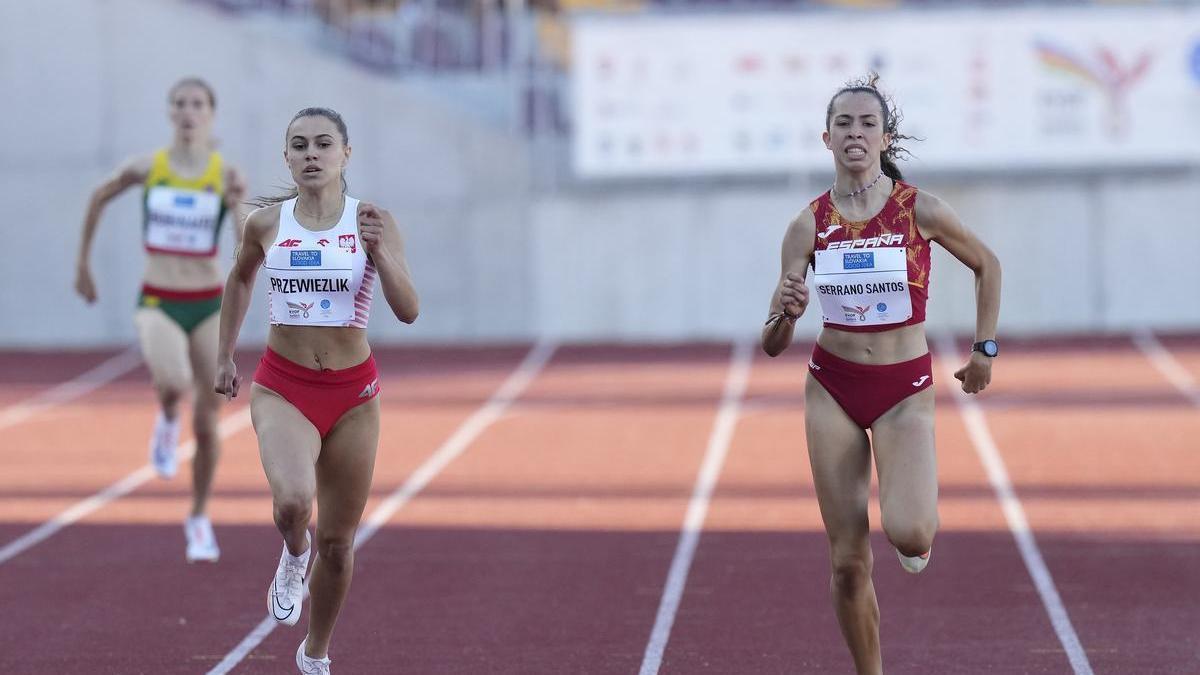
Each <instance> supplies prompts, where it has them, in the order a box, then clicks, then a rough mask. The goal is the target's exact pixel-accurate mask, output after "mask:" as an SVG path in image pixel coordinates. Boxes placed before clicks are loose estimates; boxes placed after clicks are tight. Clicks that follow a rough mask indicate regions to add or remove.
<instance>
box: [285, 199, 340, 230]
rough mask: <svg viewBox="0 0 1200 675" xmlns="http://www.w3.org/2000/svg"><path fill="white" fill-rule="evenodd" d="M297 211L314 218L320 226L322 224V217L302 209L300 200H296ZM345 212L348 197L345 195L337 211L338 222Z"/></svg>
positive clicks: (335, 222)
mask: <svg viewBox="0 0 1200 675" xmlns="http://www.w3.org/2000/svg"><path fill="white" fill-rule="evenodd" d="M296 210H297V211H299V212H300V213H303V214H304V215H306V216H308V217H309V218H312V219H313V221H315V222H316V223H317V224H318V225H320V224H321V216H320V215H318V214H315V213H309V212H308V209H304V208H301V206H300V200H299V199H298V198H297V199H296ZM345 210H346V195H344V194H343V195H342V205H341V206H339V207H338V210H337V214H338V220H341V217H342V215H341V214H342V212H344V211H345ZM334 224H337V221H334Z"/></svg>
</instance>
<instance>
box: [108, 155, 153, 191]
mask: <svg viewBox="0 0 1200 675" xmlns="http://www.w3.org/2000/svg"><path fill="white" fill-rule="evenodd" d="M158 152H159V151H155V152H146V153H142V154H139V155H134V156H132V157H127V158H126V159H125V161H123V162H121V164H120V165H119V166H118V167H117V175H119V176H120V177H122V178H124V179H126V180H128V181H131V182H138V183H140V182H142V181H144V180H146V177H147V176H149V175H150V170H151V169H152V168H153V167H154V161H155V157H156V155H158Z"/></svg>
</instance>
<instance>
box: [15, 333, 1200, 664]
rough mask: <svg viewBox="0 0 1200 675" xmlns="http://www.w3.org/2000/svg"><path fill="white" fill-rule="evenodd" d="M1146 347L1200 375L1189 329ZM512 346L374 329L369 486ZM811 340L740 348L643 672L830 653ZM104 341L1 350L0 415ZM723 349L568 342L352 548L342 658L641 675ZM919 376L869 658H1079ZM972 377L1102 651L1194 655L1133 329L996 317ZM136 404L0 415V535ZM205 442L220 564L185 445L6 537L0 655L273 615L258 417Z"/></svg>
mask: <svg viewBox="0 0 1200 675" xmlns="http://www.w3.org/2000/svg"><path fill="white" fill-rule="evenodd" d="M1162 345H1163V347H1164V349H1165V350H1166V352H1167V353H1168V354H1169V355H1170V356H1171V357H1172V359H1173V363H1174V364H1176V366H1177V367H1178V368H1180V369H1181V372H1182V373H1184V374H1185V377H1190V378H1191V380H1192V382H1196V381H1200V338H1197V337H1194V336H1181V337H1176V338H1170V339H1168V338H1163V339H1162ZM960 348H961V345H960ZM526 351H527V347H523V346H515V347H511V348H494V349H449V348H446V349H432V348H407V349H397V350H381V351H380V352H379V353H378V357H379V361H380V364H381V367H382V369H383V374H384V379H383V386H384V399H383V403H384V427H383V441H382V445H381V451H380V455H379V462H378V467H377V471H376V478H375V488H374V495H373V498H372V501H371V503H370V504H368V507H367V508H368V512H370V511H371V510H372V509H373V508H374V507H375V506H376V505H377V504H378V503H379V502H380V501H381V500H382V499H383V498H384V497H386V496H387V495H388V494H389V493H391V492H392V491H393V490H395V489H396V488H397V487H398V486H400V485H401V484H402V483H403V482H404V481H405V480H406V479H407V478H408V476H409V475H410V474H411V473H412V472H413V470H414V469H415V468H416V467H418V466H420V465H421V464H422V463H423V462H424V461H425V460H426V459H427V458H428V457H429V456H430V455H431V454H432V453H433V452H434V451H435V450H436V449H437V448H439V447H440V446H442V445H443V444H444V443H445V441H446V439H447V438H449V437H450V436H451V435H452V434H453V433H454V432H455V430H456V429H458V428H459V427H460V425H462V424H463V422H464V421H466V420H467V419H468V418H470V417H471V416H472V414H473V413H475V412H476V411H478V410H479V409H480V407H481V406H482V405H483V404H484V402H485V401H487V400H488V398H489V396H491V395H492V394H493V393H494V392H495V390H496V389H497V387H499V386H500V384H501V383H502V382H503V381H504V380H505V378H507V377H508V376H509V375H510V374H511V373H512V372H513V370H514V369H515V368H516V367H517V364H518V363H519V362H520V361H521V359H522V358H523V357H524V356H525V353H526ZM807 353H808V347H807V346H806V345H796V346H794V347H793V348H792V349H791V350H790V351H789V352H788V353H787V354H785V355H784V356H783V357H780V358H779V359H774V360H772V359H767V358H766V357H764V356H761V355H757V356H756V357H755V359H754V361H753V363H752V365H751V369H750V379H749V385H748V389H747V391H746V394H745V397H744V400H743V401H742V406H743V407H742V410H741V414H740V415H739V417H738V421H737V426H736V428H735V429H734V433H733V436H732V440H731V442H730V444H729V447H728V456H727V458H726V460H725V463H724V466H723V468H722V471H721V472H720V475H719V479H718V481H717V483H716V487H715V491H714V493H713V496H712V500H711V502H710V503H709V505H708V512H707V518H706V519H705V521H704V529H703V532H702V535H701V537H700V540H699V545H698V547H697V549H696V551H695V556H694V559H693V560H692V563H691V566H690V573H689V576H688V578H687V583H686V585H684V586H683V589H682V596H681V600H680V604H679V608H678V611H677V613H676V615H675V621H674V625H673V628H672V630H671V633H670V637H669V641H668V642H667V644H666V647H665V651H664V653H663V660H662V667H661V669H660V671H659V672H662V673H705V672H711V673H834V672H838V673H840V672H850V671H851V666H850V662H849V657H848V655H847V653H846V651H845V648H844V646H843V645H842V642H841V638H840V635H839V633H838V630H837V624H836V621H835V619H834V616H833V611H832V608H831V607H830V604H829V601H828V590H827V589H828V571H827V562H826V555H827V548H826V543H825V537H824V533H823V532H822V531H821V529H820V520H819V515H818V513H817V508H816V502H815V499H814V497H813V492H812V485H811V479H810V477H809V474H808V466H807V456H806V451H805V447H804V421H803V399H802V396H801V395H800V394H801V391H802V383H803V378H804V371H805V363H806V361H807ZM110 356H112V353H111V352H110V353H103V354H101V353H96V354H80V355H62V356H58V355H46V354H34V355H30V354H17V353H8V354H0V373H3V376H2V377H3V381H0V414H3V410H5V409H8V408H10V407H11V406H13V405H16V404H18V403H19V402H20V401H22V400H26V399H28V397H30V396H34V395H37V394H38V392H42V391H45V390H47V389H49V388H52V387H53V386H55V385H56V384H59V383H62V382H64V381H67V380H69V379H70V378H72V377H75V376H76V375H78V374H79V373H81V372H83V371H85V370H87V369H88V368H90V367H92V366H94V365H95V364H97V363H100V362H101V361H103V360H104V359H106V358H108V357H110ZM252 364H253V358H250V357H247V358H245V359H243V363H242V365H243V367H245V368H250V367H252ZM729 369H730V347H729V345H721V344H716V345H674V346H637V347H611V346H566V347H562V348H560V349H559V350H558V351H557V352H556V353H555V354H554V356H553V358H552V359H551V360H550V362H549V363H548V364H547V366H546V367H545V369H544V370H543V371H542V372H541V373H540V374H539V375H538V376H537V377H536V378H535V379H534V381H533V382H532V383H531V384H530V386H529V387H528V388H527V389H526V390H525V391H524V392H523V394H522V395H521V396H520V397H519V399H518V400H517V402H516V404H515V405H514V406H513V407H512V408H510V409H509V410H508V411H507V413H506V414H505V415H504V416H503V417H502V418H500V419H499V420H498V421H496V422H495V423H494V424H492V425H490V426H488V427H487V428H485V429H484V430H483V431H482V433H481V434H480V435H479V436H478V437H477V438H476V439H475V440H474V441H473V442H472V443H471V444H470V445H469V446H468V447H467V448H466V449H465V451H464V452H463V454H462V455H461V456H459V457H457V458H456V459H455V460H454V461H452V462H451V463H450V464H449V465H448V466H446V468H445V469H444V470H442V471H441V472H440V473H438V474H437V475H436V476H435V477H434V478H433V480H432V481H431V482H430V483H429V485H428V486H427V487H426V488H425V489H424V490H423V491H421V492H420V493H419V494H417V496H416V497H415V498H414V499H413V500H412V501H411V502H409V503H408V504H406V505H405V506H404V508H402V509H401V510H399V511H398V512H397V513H395V514H394V515H393V516H392V517H391V518H390V519H389V520H388V522H387V524H386V526H385V527H384V528H382V529H381V530H380V531H379V532H378V534H376V536H375V537H374V538H373V539H371V540H370V541H368V542H367V543H366V544H365V545H364V546H363V548H362V549H361V550H360V551H359V553H358V557H357V560H356V576H355V581H354V585H353V587H352V588H351V591H350V597H349V599H348V601H347V604H346V607H345V609H344V611H343V615H342V619H341V621H340V623H339V626H338V631H337V633H336V634H335V636H334V643H333V649H332V653H331V656H332V657H333V660H334V672H337V673H635V672H638V669H639V666H640V664H641V663H642V659H643V654H644V652H645V650H646V645H647V642H648V640H649V637H650V632H651V628H652V626H653V625H654V622H655V613H656V612H657V610H658V605H659V602H660V599H661V597H662V594H663V587H664V583H665V580H666V578H667V571H668V568H669V566H670V564H671V561H672V557H673V555H674V554H675V547H676V543H677V542H678V540H679V530H680V527H681V524H682V522H683V519H684V514H685V512H686V510H687V508H688V502H689V499H690V498H691V496H692V492H693V487H694V484H695V481H696V477H697V473H698V471H699V467H700V465H701V462H702V461H703V458H704V456H705V451H706V446H707V444H708V441H709V437H710V434H711V432H712V429H713V424H714V418H715V415H716V411H717V408H718V405H719V402H720V400H721V395H722V388H723V386H724V384H725V379H726V377H727V374H728V372H729ZM936 376H937V377H938V378H939V379H940V382H939V383H938V385H937V386H938V395H939V403H938V417H937V434H938V448H939V475H940V480H941V502H940V514H941V519H942V529H941V531H940V533H939V535H938V539H937V546H936V553H935V556H934V559H933V562H932V563H931V565H930V567H929V569H928V570H927V571H926V572H925V573H924V574H922V575H920V576H917V577H913V576H911V575H907V574H905V573H903V572H902V571H901V570H900V568H899V566H898V565H897V564H896V562H895V557H894V554H892V552H891V550H890V548H889V547H888V546H887V543H886V541H885V540H884V539H882V538H881V537H878V536H877V537H876V538H875V539H874V540H873V544H874V549H875V555H876V570H875V582H876V587H877V591H878V595H879V600H880V605H881V609H882V621H883V624H882V634H883V648H884V658H885V663H886V664H887V669H888V672H889V673H1064V672H1067V673H1069V672H1071V667H1070V665H1069V663H1068V660H1067V656H1066V655H1065V654H1064V651H1063V645H1062V644H1061V643H1060V641H1059V639H1058V638H1057V637H1056V634H1055V632H1054V630H1053V628H1052V626H1051V621H1050V619H1049V618H1048V616H1047V613H1046V609H1045V607H1044V606H1043V603H1042V600H1041V597H1040V596H1039V594H1038V592H1037V590H1036V589H1035V587H1034V583H1033V581H1032V580H1031V578H1030V575H1029V572H1028V571H1027V569H1026V567H1025V564H1024V563H1023V561H1022V558H1021V555H1020V553H1019V552H1018V550H1017V547H1016V545H1015V544H1014V539H1013V536H1012V534H1011V533H1010V531H1009V529H1008V525H1007V524H1006V520H1005V517H1004V514H1003V512H1002V510H1001V507H1000V504H999V502H998V501H997V498H996V495H995V492H994V490H993V489H992V487H991V485H990V484H989V481H988V476H987V473H986V471H985V469H984V467H983V465H982V464H981V461H980V459H979V455H978V454H977V453H976V450H975V449H974V446H973V444H972V440H971V438H970V436H969V434H968V429H967V426H966V424H967V423H966V422H964V417H963V415H962V414H961V413H960V410H959V408H958V403H957V400H956V398H955V397H954V396H953V394H952V390H951V389H950V383H949V382H948V381H947V378H946V377H945V375H944V374H943V372H941V371H940V370H939V371H938V372H937V373H936ZM978 401H979V403H980V404H981V406H982V410H983V413H984V419H985V420H986V423H987V426H988V428H989V430H990V433H991V436H992V437H993V438H994V440H995V444H996V447H997V449H998V451H999V453H1000V455H1001V457H1002V458H1003V461H1004V463H1005V465H1006V466H1007V469H1008V473H1009V475H1010V477H1011V480H1012V483H1013V486H1014V490H1015V494H1016V496H1017V497H1018V498H1019V500H1020V504H1021V506H1022V507H1023V509H1024V512H1025V514H1026V516H1027V518H1028V521H1029V525H1030V527H1031V530H1032V533H1033V535H1034V537H1035V538H1036V542H1037V544H1038V546H1039V548H1040V552H1041V554H1042V556H1043V557H1044V560H1045V564H1046V568H1047V570H1048V571H1049V572H1050V574H1051V576H1052V578H1053V581H1054V583H1055V586H1056V588H1057V590H1058V593H1059V594H1060V596H1061V598H1062V601H1063V604H1064V607H1065V608H1066V610H1067V612H1068V615H1069V619H1070V622H1071V626H1072V628H1073V629H1074V631H1075V632H1076V634H1077V635H1078V639H1079V642H1080V644H1081V645H1082V647H1083V649H1084V653H1085V654H1086V658H1087V660H1088V661H1089V662H1090V665H1091V667H1092V668H1093V669H1094V671H1095V672H1096V673H1195V672H1200V660H1198V655H1197V648H1196V641H1195V640H1196V638H1195V636H1196V632H1195V626H1196V625H1200V606H1198V604H1197V603H1196V601H1195V599H1196V598H1197V597H1200V593H1198V591H1200V545H1198V542H1200V518H1197V517H1196V513H1197V511H1196V505H1197V503H1200V454H1198V453H1196V451H1195V450H1196V447H1197V444H1196V441H1195V439H1196V437H1197V434H1198V433H1200V408H1198V407H1197V404H1196V403H1195V402H1194V401H1193V400H1191V398H1189V397H1188V395H1187V394H1186V393H1185V392H1181V391H1180V390H1179V389H1177V388H1176V387H1175V385H1173V384H1172V383H1171V382H1170V381H1169V380H1168V379H1167V377H1166V376H1164V375H1163V374H1162V373H1161V372H1159V371H1158V370H1157V369H1156V368H1155V367H1154V366H1153V365H1152V364H1151V361H1150V359H1149V358H1148V357H1147V355H1146V353H1144V352H1143V351H1141V350H1140V349H1139V348H1138V347H1136V346H1135V345H1134V343H1133V342H1132V341H1130V340H1129V339H1125V338H1115V339H1110V340H1106V341H1103V342H1100V341H1097V342H1092V343H1088V344H1086V345H1084V347H1083V348H1080V347H1079V345H1078V343H1075V344H1074V346H1072V347H1070V348H1068V346H1067V343H1066V342H1065V341H1064V342H1063V343H1047V342H1030V343H1028V344H1017V343H1015V342H1013V341H1010V342H1009V343H1006V352H1005V355H1004V357H1003V358H1001V359H1000V360H998V361H997V365H996V370H995V382H994V387H993V388H992V389H990V390H989V392H988V393H987V394H985V395H984V396H982V397H980V398H979V399H978ZM242 406H244V402H235V403H234V404H232V405H231V406H229V409H228V410H227V411H226V415H227V416H234V415H237V414H238V412H239V411H240V410H241V408H242ZM153 415H154V408H153V397H152V395H151V392H150V389H149V387H148V384H147V382H146V374H145V371H144V370H142V369H141V368H137V369H135V370H133V371H131V372H129V373H127V374H126V375H123V376H121V377H119V378H118V379H116V380H114V381H113V382H111V383H108V384H106V385H104V386H102V387H100V388H99V389H97V390H95V391H93V392H90V393H88V394H85V395H84V396H82V397H80V398H78V399H76V400H73V401H69V402H65V403H61V404H59V405H56V406H54V407H51V408H49V409H45V410H42V411H40V412H38V413H37V414H35V415H33V416H31V417H30V418H29V419H27V420H24V421H22V422H20V423H18V424H15V425H13V426H11V427H9V428H7V429H4V430H3V431H2V432H0V433H3V436H2V438H3V439H4V440H3V443H2V444H0V547H3V546H5V545H7V544H9V543H10V542H12V541H13V540H15V539H16V538H17V537H19V536H21V535H23V534H25V533H26V532H28V531H29V530H31V529H33V528H35V527H37V526H38V525H39V524H41V523H43V522H45V521H46V520H47V519H49V518H51V517H53V516H54V515H55V514H57V513H59V512H61V511H62V510H63V509H65V508H68V507H69V506H71V505H72V504H74V503H77V502H78V501H79V500H81V499H85V498H87V497H89V496H91V495H93V494H94V493H96V492H97V491H99V490H101V489H103V488H104V487H106V486H108V485H110V484H111V483H113V482H114V481H116V480H119V479H120V478H122V477H123V476H126V475H128V474H129V473H130V472H133V471H135V470H137V469H138V468H139V467H140V466H142V465H143V464H144V463H145V443H146V437H147V434H148V431H149V428H150V425H151V423H152V421H153ZM224 448H225V455H224V458H223V460H222V464H221V467H220V470H219V473H218V477H217V488H216V493H215V495H214V499H213V503H212V508H211V511H212V516H213V519H214V522H215V524H216V527H217V535H218V537H219V540H220V543H221V547H222V553H223V555H222V559H221V562H220V563H218V564H216V565H193V566H189V565H187V564H185V563H184V562H183V537H182V532H181V530H180V527H179V522H180V521H181V520H182V517H183V515H184V514H185V512H186V509H187V503H188V497H187V489H186V475H187V471H186V470H185V471H181V474H180V476H179V477H177V478H176V479H175V480H172V481H169V482H162V481H158V480H157V479H154V480H152V481H150V482H146V483H144V484H143V485H141V486H140V487H138V488H137V489H135V490H133V491H132V492H131V493H129V494H128V495H126V496H123V497H121V498H119V499H116V500H115V501H112V502H111V503H108V504H106V505H104V506H103V507H101V508H99V509H98V510H96V511H95V512H93V513H91V514H90V515H88V516H87V517H85V518H84V519H83V520H81V521H80V522H78V523H75V524H73V525H70V526H68V527H66V528H64V529H62V530H60V531H58V532H56V533H55V534H53V536H51V537H49V538H48V539H46V540H45V541H43V542H41V543H39V544H37V545H35V546H33V547H31V548H29V549H28V550H26V551H24V552H22V553H20V554H18V555H16V556H15V557H13V558H11V559H9V560H6V561H4V562H0V607H3V608H4V610H5V611H4V612H3V615H2V616H3V618H2V619H0V671H2V672H5V673H17V674H23V673H39V674H41V673H97V672H101V673H204V672H207V671H208V670H209V669H210V668H212V667H213V666H214V665H215V664H217V663H218V662H219V661H220V660H221V659H222V658H223V657H224V656H225V655H226V654H227V653H228V652H229V651H230V650H231V649H233V648H234V646H235V645H237V644H238V643H239V642H240V641H241V640H242V639H243V638H244V637H245V636H246V634H247V633H248V632H249V631H251V630H252V629H253V628H254V627H255V625H256V624H258V623H259V621H260V620H261V619H262V617H263V616H264V614H265V608H264V607H263V605H264V602H263V595H264V592H265V587H266V585H267V583H268V582H269V580H270V576H271V574H272V572H273V570H274V565H275V562H276V560H277V558H278V552H279V546H280V543H279V537H278V535H277V534H276V533H275V531H274V527H273V526H272V525H271V523H270V498H269V494H268V493H267V491H266V485H265V480H264V479H263V477H262V471H261V468H260V467H259V464H258V457H257V450H256V445H255V443H254V438H253V434H252V432H251V431H250V430H249V428H248V427H246V428H242V429H241V430H239V431H236V432H234V433H232V435H230V436H229V437H228V438H227V439H226V440H225V445H224ZM872 519H873V522H875V523H878V509H877V505H874V504H873V506H872ZM302 624H303V621H302ZM302 637H303V633H302V628H300V627H297V628H287V627H281V628H279V629H278V630H275V631H274V632H272V633H271V634H270V635H269V636H268V637H267V638H266V640H265V641H263V642H262V644H260V645H259V646H257V647H256V648H255V649H253V650H252V651H251V652H250V653H249V654H248V656H247V657H246V658H245V659H244V660H242V661H241V662H240V663H239V664H238V666H237V667H235V668H234V670H233V671H232V672H235V673H281V672H283V673H287V672H294V668H295V667H294V665H293V662H292V658H293V653H294V651H295V647H296V644H298V643H299V641H300V640H301V639H302Z"/></svg>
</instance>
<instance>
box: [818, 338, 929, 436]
mask: <svg viewBox="0 0 1200 675" xmlns="http://www.w3.org/2000/svg"><path fill="white" fill-rule="evenodd" d="M808 372H809V373H811V374H812V376H813V377H814V378H816V380H817V382H820V383H821V386H823V387H825V391H828V392H829V395H830V396H832V397H833V400H835V401H837V403H838V405H840V406H841V407H842V410H845V411H846V414H847V415H849V416H850V419H851V420H854V423H855V424H857V425H858V426H860V427H862V428H863V429H869V428H871V425H872V424H874V423H875V420H877V419H879V416H880V415H882V414H883V413H885V412H887V411H889V410H891V409H892V406H894V405H896V404H897V403H899V402H900V401H903V400H904V399H906V398H908V397H909V396H912V395H913V394H915V393H917V392H919V391H924V390H925V389H928V388H929V387H931V386H933V357H932V356H930V354H929V353H928V352H926V353H925V354H924V355H923V356H918V357H917V358H915V359H912V360H911V361H903V362H901V363H889V364H887V365H882V366H871V365H867V364H865V363H855V362H853V361H847V360H846V359H843V358H840V357H837V356H834V355H833V354H830V353H829V352H827V351H825V350H824V349H821V345H816V346H815V347H814V348H813V355H812V360H811V361H809V362H808Z"/></svg>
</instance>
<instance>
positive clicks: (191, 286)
mask: <svg viewBox="0 0 1200 675" xmlns="http://www.w3.org/2000/svg"><path fill="white" fill-rule="evenodd" d="M142 279H143V280H144V281H145V283H146V284H147V285H149V286H154V287H156V288H166V289H169V290H172V291H201V290H208V289H210V288H217V287H219V286H221V285H223V284H224V283H225V275H224V274H223V273H222V272H221V264H220V262H219V261H218V260H217V256H210V257H197V256H182V255H170V254H167V253H147V254H146V271H145V274H144V275H143V276H142Z"/></svg>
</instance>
